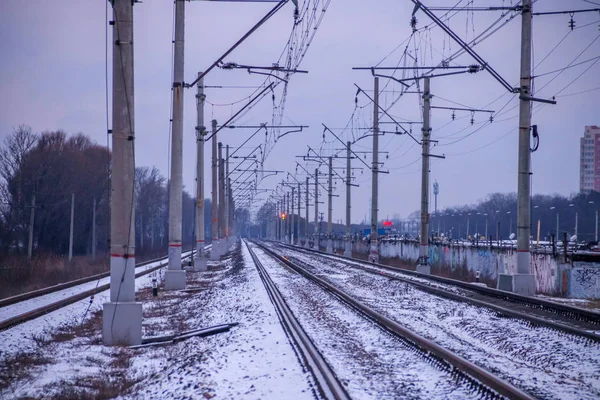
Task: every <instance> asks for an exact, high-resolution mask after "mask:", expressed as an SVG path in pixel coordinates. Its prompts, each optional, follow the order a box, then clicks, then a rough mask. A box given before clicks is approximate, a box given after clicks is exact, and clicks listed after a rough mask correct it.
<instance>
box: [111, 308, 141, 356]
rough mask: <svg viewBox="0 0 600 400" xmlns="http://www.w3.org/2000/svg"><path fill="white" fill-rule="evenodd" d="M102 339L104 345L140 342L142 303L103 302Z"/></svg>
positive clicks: (137, 343)
mask: <svg viewBox="0 0 600 400" xmlns="http://www.w3.org/2000/svg"><path fill="white" fill-rule="evenodd" d="M102 341H103V342H104V345H105V346H135V345H139V344H142V303H137V302H118V303H115V302H111V303H104V306H103V308H102Z"/></svg>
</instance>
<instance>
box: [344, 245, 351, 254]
mask: <svg viewBox="0 0 600 400" xmlns="http://www.w3.org/2000/svg"><path fill="white" fill-rule="evenodd" d="M344 257H352V243H350V242H346V247H345V248H344Z"/></svg>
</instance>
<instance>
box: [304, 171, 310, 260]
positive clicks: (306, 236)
mask: <svg viewBox="0 0 600 400" xmlns="http://www.w3.org/2000/svg"><path fill="white" fill-rule="evenodd" d="M309 179H310V178H309V177H308V176H307V177H306V210H304V215H305V221H304V247H305V248H307V249H309V248H310V243H309V240H308V238H309V236H308V184H309V183H308V181H309Z"/></svg>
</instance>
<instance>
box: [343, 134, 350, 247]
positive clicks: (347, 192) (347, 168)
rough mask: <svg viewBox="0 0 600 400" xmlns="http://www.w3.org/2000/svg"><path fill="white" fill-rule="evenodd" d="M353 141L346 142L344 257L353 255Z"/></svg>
mask: <svg viewBox="0 0 600 400" xmlns="http://www.w3.org/2000/svg"><path fill="white" fill-rule="evenodd" d="M350 146H351V143H350V142H347V143H346V246H345V248H344V257H352V237H351V231H350V193H351V190H350V189H351V187H352V177H351V173H352V151H351V147H350Z"/></svg>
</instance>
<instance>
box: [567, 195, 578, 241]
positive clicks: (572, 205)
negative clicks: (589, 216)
mask: <svg viewBox="0 0 600 400" xmlns="http://www.w3.org/2000/svg"><path fill="white" fill-rule="evenodd" d="M569 207H573V209H574V210H575V242H577V222H578V219H579V216H578V215H577V209H576V208H575V204H572V203H571V204H569Z"/></svg>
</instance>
